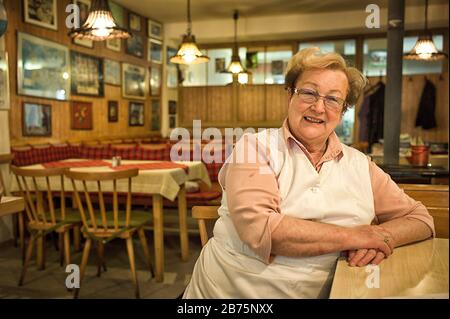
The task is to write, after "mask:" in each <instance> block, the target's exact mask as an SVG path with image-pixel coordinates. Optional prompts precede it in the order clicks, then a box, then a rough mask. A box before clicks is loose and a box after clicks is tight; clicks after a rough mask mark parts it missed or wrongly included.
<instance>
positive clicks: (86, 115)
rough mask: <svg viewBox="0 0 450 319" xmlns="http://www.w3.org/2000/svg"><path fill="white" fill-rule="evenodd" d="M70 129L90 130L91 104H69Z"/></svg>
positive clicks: (74, 102)
mask: <svg viewBox="0 0 450 319" xmlns="http://www.w3.org/2000/svg"><path fill="white" fill-rule="evenodd" d="M70 108H71V110H70V128H71V129H72V130H92V123H93V119H92V103H91V102H84V101H71V102H70Z"/></svg>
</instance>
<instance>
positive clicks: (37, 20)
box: [23, 0, 58, 30]
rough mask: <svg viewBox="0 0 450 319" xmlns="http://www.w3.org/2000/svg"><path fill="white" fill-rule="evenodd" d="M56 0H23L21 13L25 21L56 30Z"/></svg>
mask: <svg viewBox="0 0 450 319" xmlns="http://www.w3.org/2000/svg"><path fill="white" fill-rule="evenodd" d="M57 1H58V0H23V14H24V20H25V22H26V23H31V24H35V25H38V26H40V27H44V28H48V29H53V30H58V16H57V12H58V10H57Z"/></svg>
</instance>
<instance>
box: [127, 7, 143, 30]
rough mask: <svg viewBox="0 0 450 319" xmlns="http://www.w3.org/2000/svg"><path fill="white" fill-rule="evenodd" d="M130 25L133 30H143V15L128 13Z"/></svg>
mask: <svg viewBox="0 0 450 319" xmlns="http://www.w3.org/2000/svg"><path fill="white" fill-rule="evenodd" d="M128 27H129V28H130V30H132V31H138V32H139V31H141V17H140V16H139V15H137V14H136V13H133V12H130V13H129V14H128Z"/></svg>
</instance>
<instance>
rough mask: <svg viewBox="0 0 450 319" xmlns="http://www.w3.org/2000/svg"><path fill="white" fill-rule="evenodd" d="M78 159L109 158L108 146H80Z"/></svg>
mask: <svg viewBox="0 0 450 319" xmlns="http://www.w3.org/2000/svg"><path fill="white" fill-rule="evenodd" d="M79 157H80V158H88V159H106V158H110V157H111V156H110V145H109V144H107V145H98V146H94V145H89V146H88V145H81V147H80V156H79Z"/></svg>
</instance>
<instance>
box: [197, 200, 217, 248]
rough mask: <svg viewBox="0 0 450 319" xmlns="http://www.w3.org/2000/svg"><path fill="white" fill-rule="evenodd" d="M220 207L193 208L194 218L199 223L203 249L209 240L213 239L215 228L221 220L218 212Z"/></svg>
mask: <svg viewBox="0 0 450 319" xmlns="http://www.w3.org/2000/svg"><path fill="white" fill-rule="evenodd" d="M219 207H220V206H194V207H192V217H193V218H195V219H197V221H198V229H199V231H200V240H201V242H202V247H203V246H205V245H206V243H207V242H208V239H209V238H211V237H212V234H213V228H214V224H215V222H216V220H217V219H218V218H219V213H218V212H217V210H218V209H219Z"/></svg>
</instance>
